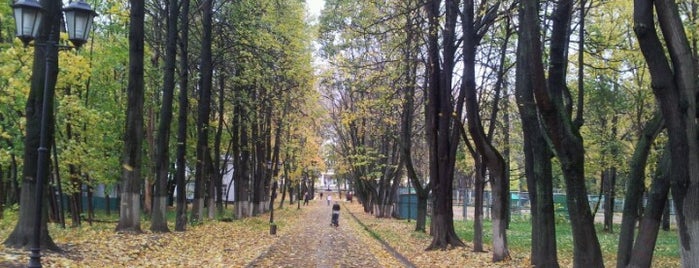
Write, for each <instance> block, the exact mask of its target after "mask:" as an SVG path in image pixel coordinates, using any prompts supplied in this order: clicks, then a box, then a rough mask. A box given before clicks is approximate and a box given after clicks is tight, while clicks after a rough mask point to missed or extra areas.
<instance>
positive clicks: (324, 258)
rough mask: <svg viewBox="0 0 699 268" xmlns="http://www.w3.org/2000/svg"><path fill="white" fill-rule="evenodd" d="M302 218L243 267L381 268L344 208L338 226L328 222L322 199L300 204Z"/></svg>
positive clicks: (329, 214)
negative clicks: (304, 204) (303, 216)
mask: <svg viewBox="0 0 699 268" xmlns="http://www.w3.org/2000/svg"><path fill="white" fill-rule="evenodd" d="M302 210H309V211H304V213H303V214H305V218H304V219H302V220H301V221H299V222H300V224H297V225H296V226H290V228H292V230H290V231H289V232H287V233H286V234H285V235H283V236H282V237H280V238H279V240H278V241H277V242H276V243H275V244H273V245H272V246H271V247H270V248H269V249H268V250H267V252H265V253H263V254H262V255H260V256H259V257H258V258H257V259H255V260H254V261H252V262H251V263H250V264H249V265H248V266H247V267H381V266H382V265H381V264H380V263H379V262H378V260H377V259H376V258H375V257H374V255H373V253H372V252H371V251H370V250H369V249H368V247H367V246H366V245H365V243H364V242H362V240H361V239H359V238H358V236H360V235H363V234H358V233H357V232H358V231H357V228H352V226H351V225H350V224H351V222H349V221H351V220H352V219H351V218H350V217H349V216H348V215H347V214H348V211H347V210H346V209H344V208H343V209H342V210H341V212H340V226H339V227H333V226H331V225H330V216H331V206H328V205H327V203H326V201H325V200H314V201H311V202H310V204H309V205H308V206H302Z"/></svg>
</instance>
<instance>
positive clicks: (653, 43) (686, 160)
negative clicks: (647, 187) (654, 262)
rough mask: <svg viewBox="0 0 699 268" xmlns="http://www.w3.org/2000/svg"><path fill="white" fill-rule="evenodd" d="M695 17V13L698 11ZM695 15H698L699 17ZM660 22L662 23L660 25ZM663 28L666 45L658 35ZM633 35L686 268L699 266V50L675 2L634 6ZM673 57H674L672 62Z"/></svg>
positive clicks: (638, 0) (646, 2) (645, 2)
mask: <svg viewBox="0 0 699 268" xmlns="http://www.w3.org/2000/svg"><path fill="white" fill-rule="evenodd" d="M695 11H696V10H695ZM695 13H696V12H695ZM655 19H657V22H656V21H655ZM656 25H659V26H660V30H661V32H662V37H663V39H664V40H661V39H660V37H659V34H658V30H657V29H656ZM634 32H635V33H636V36H637V38H638V42H639V46H640V48H641V52H642V53H643V56H644V58H645V60H646V63H647V64H648V68H649V71H650V74H651V84H652V88H653V93H654V95H655V97H656V99H657V101H658V103H659V107H660V111H661V113H662V115H663V118H664V120H665V126H666V129H667V133H668V137H669V142H668V145H666V146H667V147H669V150H670V162H671V164H670V178H672V180H671V182H670V184H671V186H670V187H671V191H672V197H673V201H674V202H675V206H676V208H677V225H678V233H679V238H680V254H681V257H682V266H684V267H697V266H699V251H698V250H697V249H698V248H699V239H697V237H699V233H697V230H699V211H698V210H697V209H696V207H697V205H696V204H697V203H699V140H698V137H697V135H698V134H697V131H699V130H698V126H697V121H696V117H697V114H696V111H697V107H696V94H697V83H698V82H697V80H696V77H697V66H696V65H695V64H696V63H695V62H694V61H695V60H696V57H697V54H699V53H697V52H696V48H694V49H695V51H694V52H692V51H691V48H690V44H689V39H688V38H687V35H686V31H685V28H684V25H683V23H682V19H681V16H680V14H679V12H678V7H677V2H675V1H650V0H636V1H634ZM668 56H669V57H670V58H669V59H668Z"/></svg>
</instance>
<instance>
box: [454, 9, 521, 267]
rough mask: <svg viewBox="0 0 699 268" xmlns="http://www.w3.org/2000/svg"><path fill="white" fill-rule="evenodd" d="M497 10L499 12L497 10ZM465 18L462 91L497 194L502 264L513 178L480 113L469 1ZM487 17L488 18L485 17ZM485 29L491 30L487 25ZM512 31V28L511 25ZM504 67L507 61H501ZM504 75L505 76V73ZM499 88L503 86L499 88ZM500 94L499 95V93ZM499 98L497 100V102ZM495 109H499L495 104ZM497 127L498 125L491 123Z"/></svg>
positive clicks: (496, 248)
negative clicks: (509, 189) (490, 138)
mask: <svg viewBox="0 0 699 268" xmlns="http://www.w3.org/2000/svg"><path fill="white" fill-rule="evenodd" d="M495 10H497V9H495ZM464 15H465V16H464V17H463V20H464V21H463V23H462V24H463V31H464V32H463V33H464V36H467V37H468V38H464V43H463V63H464V68H463V77H462V84H461V90H462V91H465V92H466V94H465V95H466V118H467V123H468V130H469V133H470V134H471V137H472V138H473V143H474V145H475V147H476V150H477V151H478V155H479V156H480V157H482V159H483V164H484V166H486V167H487V168H488V171H489V175H490V178H491V179H490V185H491V189H492V193H493V201H494V202H493V214H492V215H493V222H492V224H493V240H492V241H493V248H492V250H493V261H494V262H499V261H504V260H506V259H508V258H509V255H510V253H509V250H508V249H507V233H506V226H507V214H508V213H507V211H508V209H507V207H508V205H507V202H508V196H509V191H508V192H505V190H506V189H508V188H509V183H510V182H509V179H508V178H506V177H505V160H504V159H503V158H502V155H501V154H500V152H498V151H497V149H496V148H495V147H494V146H493V145H492V144H491V143H490V141H489V140H488V138H487V137H486V134H485V130H484V128H483V125H482V123H481V117H480V114H479V105H478V98H477V94H476V90H477V89H476V48H477V47H478V45H479V44H478V43H479V40H480V38H481V36H479V35H478V34H477V33H476V31H475V29H474V1H473V0H470V1H466V2H465V4H464ZM484 16H485V15H484ZM484 27H488V26H487V25H486V26H484ZM508 28H509V26H508ZM508 39H509V34H508V35H507V36H506V37H505V41H504V44H503V46H505V45H506V44H507V40H508ZM503 57H504V56H503ZM501 64H504V61H503V62H501ZM501 75H502V74H501ZM497 87H499V84H498V86H497ZM496 95H499V92H497V93H496ZM497 99H498V98H496V100H497ZM493 106H495V107H497V106H498V103H497V102H495V103H494V104H493ZM491 116H492V117H493V119H494V118H496V116H497V110H495V111H494V112H493V114H492V115H491ZM491 125H495V122H491Z"/></svg>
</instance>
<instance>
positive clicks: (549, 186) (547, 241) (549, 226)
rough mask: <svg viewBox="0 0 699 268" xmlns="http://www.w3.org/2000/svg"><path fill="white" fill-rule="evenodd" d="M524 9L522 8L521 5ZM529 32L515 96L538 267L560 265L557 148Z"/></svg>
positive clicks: (520, 49) (521, 40)
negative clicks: (542, 104) (537, 96)
mask: <svg viewBox="0 0 699 268" xmlns="http://www.w3.org/2000/svg"><path fill="white" fill-rule="evenodd" d="M520 12H522V11H521V9H520ZM528 37H530V36H528V35H526V34H520V38H518V41H517V43H518V44H517V67H516V68H517V76H516V85H515V97H516V100H517V107H518V108H519V114H520V118H521V121H522V122H527V123H525V124H522V132H523V139H524V144H523V150H524V172H525V176H526V180H527V188H528V191H529V197H530V204H531V208H530V209H531V227H532V231H531V234H532V235H531V239H532V243H531V257H530V258H531V264H532V265H533V266H536V267H553V268H555V267H559V265H558V255H557V253H556V252H557V250H556V247H557V246H556V222H555V217H554V206H553V176H552V173H551V156H552V155H553V152H551V149H550V147H549V145H548V143H547V142H546V136H545V133H544V130H543V129H542V128H541V124H540V123H539V115H538V112H537V110H536V103H535V101H534V95H533V91H532V90H533V89H532V84H531V80H530V78H531V76H530V74H529V69H528V65H529V63H528V57H527V55H528V54H529V53H530V52H529V51H528V50H527V49H526V48H527V47H526V46H525V45H524V44H526V43H527V42H530V40H529V39H527V38H528Z"/></svg>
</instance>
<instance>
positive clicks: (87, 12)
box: [63, 0, 97, 47]
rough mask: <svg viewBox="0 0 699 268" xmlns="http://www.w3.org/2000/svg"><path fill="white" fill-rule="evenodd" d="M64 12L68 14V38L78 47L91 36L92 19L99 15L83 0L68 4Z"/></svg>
mask: <svg viewBox="0 0 699 268" xmlns="http://www.w3.org/2000/svg"><path fill="white" fill-rule="evenodd" d="M63 13H64V14H65V15H66V31H68V40H70V42H71V43H73V45H74V46H76V47H80V46H82V45H83V44H85V42H87V38H88V37H90V28H92V20H93V19H94V18H95V16H97V13H96V12H95V11H94V10H92V7H90V5H89V4H87V3H85V2H84V1H82V0H80V1H76V2H72V3H70V4H68V6H66V7H64V8H63Z"/></svg>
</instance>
